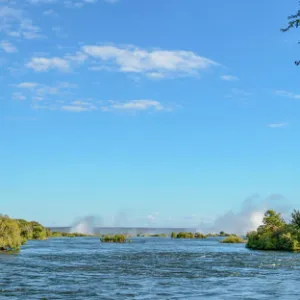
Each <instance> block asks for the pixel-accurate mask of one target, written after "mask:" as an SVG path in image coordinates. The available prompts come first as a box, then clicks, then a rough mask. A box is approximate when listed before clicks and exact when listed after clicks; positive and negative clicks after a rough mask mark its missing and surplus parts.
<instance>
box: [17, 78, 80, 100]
mask: <svg viewBox="0 0 300 300" xmlns="http://www.w3.org/2000/svg"><path fill="white" fill-rule="evenodd" d="M15 86H16V87H17V88H18V89H22V90H23V91H24V92H23V93H25V94H26V96H27V98H29V99H31V100H32V101H43V100H45V99H48V100H52V98H53V96H55V97H57V96H60V97H61V96H63V97H65V96H66V95H68V94H72V93H71V89H74V88H76V85H74V84H71V83H68V82H59V83H56V84H54V85H52V86H50V85H46V84H40V83H37V82H21V83H19V84H17V85H15Z"/></svg>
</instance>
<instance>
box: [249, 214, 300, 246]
mask: <svg viewBox="0 0 300 300" xmlns="http://www.w3.org/2000/svg"><path fill="white" fill-rule="evenodd" d="M296 212H298V211H294V212H293V214H292V223H291V224H286V223H285V222H284V220H283V219H282V218H281V216H280V214H278V213H276V212H275V211H273V210H269V211H267V212H266V213H265V217H264V220H263V225H261V226H259V227H258V228H257V230H256V231H252V232H249V233H248V234H247V238H248V241H247V244H246V247H248V248H250V249H256V250H280V251H300V230H299V228H298V226H297V222H298V221H297V220H298V214H297V215H296Z"/></svg>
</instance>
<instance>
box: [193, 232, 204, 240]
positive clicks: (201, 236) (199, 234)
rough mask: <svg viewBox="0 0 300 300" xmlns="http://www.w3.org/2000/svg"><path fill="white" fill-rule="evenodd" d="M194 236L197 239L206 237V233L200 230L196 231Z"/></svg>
mask: <svg viewBox="0 0 300 300" xmlns="http://www.w3.org/2000/svg"><path fill="white" fill-rule="evenodd" d="M194 237H195V239H205V238H206V235H205V234H202V233H199V232H196V233H195V236H194Z"/></svg>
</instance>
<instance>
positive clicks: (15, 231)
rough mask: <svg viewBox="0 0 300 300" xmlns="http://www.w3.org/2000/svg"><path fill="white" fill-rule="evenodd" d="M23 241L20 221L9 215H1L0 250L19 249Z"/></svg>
mask: <svg viewBox="0 0 300 300" xmlns="http://www.w3.org/2000/svg"><path fill="white" fill-rule="evenodd" d="M21 243H22V238H21V230H20V227H19V224H18V222H17V221H16V220H13V219H10V218H8V217H0V250H1V251H10V250H18V249H20V246H21Z"/></svg>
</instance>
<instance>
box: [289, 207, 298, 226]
mask: <svg viewBox="0 0 300 300" xmlns="http://www.w3.org/2000/svg"><path fill="white" fill-rule="evenodd" d="M291 216H292V222H291V223H292V224H293V225H294V226H295V227H296V228H297V229H300V211H299V210H296V209H294V211H293V212H292V215H291Z"/></svg>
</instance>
